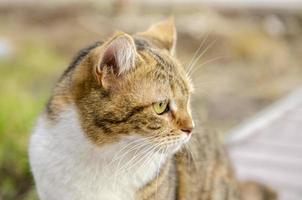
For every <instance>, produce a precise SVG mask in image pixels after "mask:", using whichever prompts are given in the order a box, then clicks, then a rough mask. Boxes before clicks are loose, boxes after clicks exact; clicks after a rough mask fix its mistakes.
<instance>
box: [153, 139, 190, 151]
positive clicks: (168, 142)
mask: <svg viewBox="0 0 302 200" xmlns="http://www.w3.org/2000/svg"><path fill="white" fill-rule="evenodd" d="M190 138H191V135H187V134H181V135H179V136H177V137H167V138H163V139H161V140H159V141H156V142H153V143H154V144H153V145H154V146H155V148H154V151H157V152H159V153H163V154H174V153H176V152H177V151H179V150H180V149H181V147H182V146H183V145H185V144H186V143H187V142H188V141H189V140H190Z"/></svg>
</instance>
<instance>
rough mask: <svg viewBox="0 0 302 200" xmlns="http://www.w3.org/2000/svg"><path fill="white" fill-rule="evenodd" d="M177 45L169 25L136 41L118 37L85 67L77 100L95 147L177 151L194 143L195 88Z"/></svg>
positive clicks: (76, 79) (77, 85)
mask: <svg viewBox="0 0 302 200" xmlns="http://www.w3.org/2000/svg"><path fill="white" fill-rule="evenodd" d="M174 45H175V29H174V25H173V24H172V22H171V21H165V22H163V23H160V24H157V25H155V26H152V27H151V28H150V29H149V30H148V31H146V32H142V33H138V34H136V35H134V36H129V35H127V34H117V35H116V36H114V37H113V38H111V39H110V40H109V41H107V42H105V44H103V45H102V46H100V47H97V48H96V49H95V50H93V51H92V53H91V54H90V56H89V57H88V58H87V59H85V60H84V61H83V62H82V63H81V65H80V67H79V69H78V70H76V71H75V72H74V74H75V75H74V78H73V80H74V82H75V83H74V84H73V85H74V86H73V90H74V92H73V93H74V94H73V95H74V98H75V103H76V106H77V108H78V112H79V114H80V120H81V124H82V127H83V129H84V131H85V133H87V135H88V137H89V138H90V139H91V141H92V142H93V143H95V144H98V145H105V144H108V143H114V142H117V141H119V140H120V139H122V138H127V137H128V138H136V139H137V140H138V141H142V142H145V143H148V144H149V145H150V146H152V149H153V150H162V151H167V152H175V151H176V150H177V149H179V148H180V147H181V146H182V145H183V144H184V143H186V142H187V141H188V140H189V139H190V136H191V132H192V129H193V128H194V123H193V120H192V117H191V111H190V95H191V92H192V86H191V84H190V81H189V78H188V77H187V75H186V73H185V71H184V69H183V68H182V66H181V65H180V64H179V63H178V62H177V60H176V59H175V58H174V57H173V55H172V53H171V52H172V51H173V50H174V49H173V48H174ZM88 65H89V66H88ZM87 69H88V70H87Z"/></svg>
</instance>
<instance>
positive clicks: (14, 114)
mask: <svg viewBox="0 0 302 200" xmlns="http://www.w3.org/2000/svg"><path fill="white" fill-rule="evenodd" d="M16 54H17V55H14V56H12V57H9V58H6V59H2V60H0V74H1V76H0V77H1V79H0V91H1V98H0V172H1V173H0V188H1V190H0V197H1V196H3V197H6V199H18V198H17V197H18V195H20V194H22V193H24V191H26V190H28V189H29V188H31V187H32V186H33V181H32V178H31V174H30V169H29V165H28V155H27V149H28V140H29V134H30V132H31V129H32V128H33V125H34V123H35V120H36V118H37V116H38V114H39V113H40V112H41V111H42V110H43V106H44V104H45V102H46V100H47V98H48V96H49V94H50V87H49V86H50V85H52V84H53V80H54V79H55V77H56V76H57V72H58V71H59V70H58V68H59V67H62V66H63V65H64V61H63V58H62V57H61V56H60V55H58V54H57V53H56V51H54V50H53V49H51V48H48V45H45V44H42V43H38V42H37V41H26V42H24V43H22V44H19V49H18V51H17V52H16ZM46 88H49V89H46ZM16 188H17V191H16ZM29 195H30V197H28V198H29V199H32V198H33V197H32V196H31V195H32V193H29ZM23 198H24V199H26V197H23ZM0 199H1V198H0Z"/></svg>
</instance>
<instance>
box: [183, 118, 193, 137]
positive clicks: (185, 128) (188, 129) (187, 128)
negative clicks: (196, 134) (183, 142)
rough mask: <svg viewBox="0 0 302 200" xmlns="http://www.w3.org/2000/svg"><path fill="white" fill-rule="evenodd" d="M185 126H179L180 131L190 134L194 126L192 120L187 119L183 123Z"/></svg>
mask: <svg viewBox="0 0 302 200" xmlns="http://www.w3.org/2000/svg"><path fill="white" fill-rule="evenodd" d="M184 125H185V126H183V127H181V129H180V130H181V131H182V132H184V133H186V134H187V135H190V134H191V133H192V131H193V128H194V122H193V121H192V120H188V121H187V123H185V124H184Z"/></svg>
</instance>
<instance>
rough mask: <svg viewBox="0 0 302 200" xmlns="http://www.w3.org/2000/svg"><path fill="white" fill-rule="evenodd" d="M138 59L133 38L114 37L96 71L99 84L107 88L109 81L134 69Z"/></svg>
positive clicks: (126, 35)
mask: <svg viewBox="0 0 302 200" xmlns="http://www.w3.org/2000/svg"><path fill="white" fill-rule="evenodd" d="M136 58H137V52H136V47H135V43H134V40H133V39H132V37H131V36H130V35H128V34H125V33H119V34H117V35H116V36H114V37H113V39H111V40H110V41H109V42H108V43H107V45H106V46H105V48H104V51H103V53H102V56H101V58H100V60H99V62H98V66H97V67H96V70H95V73H96V76H97V79H98V81H99V83H100V84H102V85H103V86H105V87H106V85H108V81H109V79H113V78H117V77H119V76H122V75H123V74H125V73H127V72H128V71H129V70H131V69H133V68H134V67H135V60H136ZM110 76H113V77H110Z"/></svg>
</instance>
